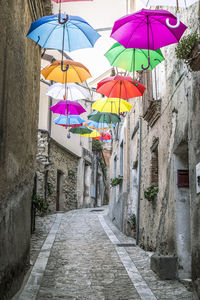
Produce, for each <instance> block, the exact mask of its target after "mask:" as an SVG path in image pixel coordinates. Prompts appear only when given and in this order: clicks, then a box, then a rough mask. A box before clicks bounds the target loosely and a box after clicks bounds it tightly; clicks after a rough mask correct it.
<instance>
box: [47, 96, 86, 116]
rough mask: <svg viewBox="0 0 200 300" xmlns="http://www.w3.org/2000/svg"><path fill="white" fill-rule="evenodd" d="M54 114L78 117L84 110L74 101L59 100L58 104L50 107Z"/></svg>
mask: <svg viewBox="0 0 200 300" xmlns="http://www.w3.org/2000/svg"><path fill="white" fill-rule="evenodd" d="M50 110H51V111H52V112H53V113H55V114H60V115H80V114H82V113H84V112H86V110H85V109H84V108H83V106H81V105H80V104H79V103H78V102H76V101H69V100H67V101H66V100H60V101H59V102H58V103H56V104H55V105H53V106H51V107H50Z"/></svg>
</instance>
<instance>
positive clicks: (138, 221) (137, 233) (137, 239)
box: [136, 117, 142, 245]
mask: <svg viewBox="0 0 200 300" xmlns="http://www.w3.org/2000/svg"><path fill="white" fill-rule="evenodd" d="M141 148H142V118H141V117H140V119H139V158H138V201H137V218H136V245H138V243H139V227H140V193H141Z"/></svg>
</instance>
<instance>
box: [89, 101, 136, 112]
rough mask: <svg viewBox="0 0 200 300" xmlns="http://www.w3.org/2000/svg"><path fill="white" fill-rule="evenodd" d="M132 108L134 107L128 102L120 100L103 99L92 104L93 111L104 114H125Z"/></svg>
mask: <svg viewBox="0 0 200 300" xmlns="http://www.w3.org/2000/svg"><path fill="white" fill-rule="evenodd" d="M131 108H132V105H131V104H130V103H128V102H127V101H126V100H123V99H119V98H107V99H104V98H101V99H99V100H97V101H95V102H94V103H93V104H92V109H95V110H98V111H100V112H103V113H105V112H106V113H114V114H118V113H123V112H128V111H130V110H131Z"/></svg>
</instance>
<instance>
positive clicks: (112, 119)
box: [88, 111, 121, 124]
mask: <svg viewBox="0 0 200 300" xmlns="http://www.w3.org/2000/svg"><path fill="white" fill-rule="evenodd" d="M88 119H89V120H92V121H95V122H98V123H107V124H114V123H119V122H120V121H121V119H120V117H119V116H118V115H117V114H112V113H100V112H98V111H93V112H92V113H91V114H89V115H88Z"/></svg>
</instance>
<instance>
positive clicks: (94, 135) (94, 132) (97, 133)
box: [79, 130, 101, 138]
mask: <svg viewBox="0 0 200 300" xmlns="http://www.w3.org/2000/svg"><path fill="white" fill-rule="evenodd" d="M79 135H81V136H84V137H91V138H93V137H99V136H101V135H100V133H99V132H98V131H96V130H93V131H92V132H91V133H88V134H79Z"/></svg>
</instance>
